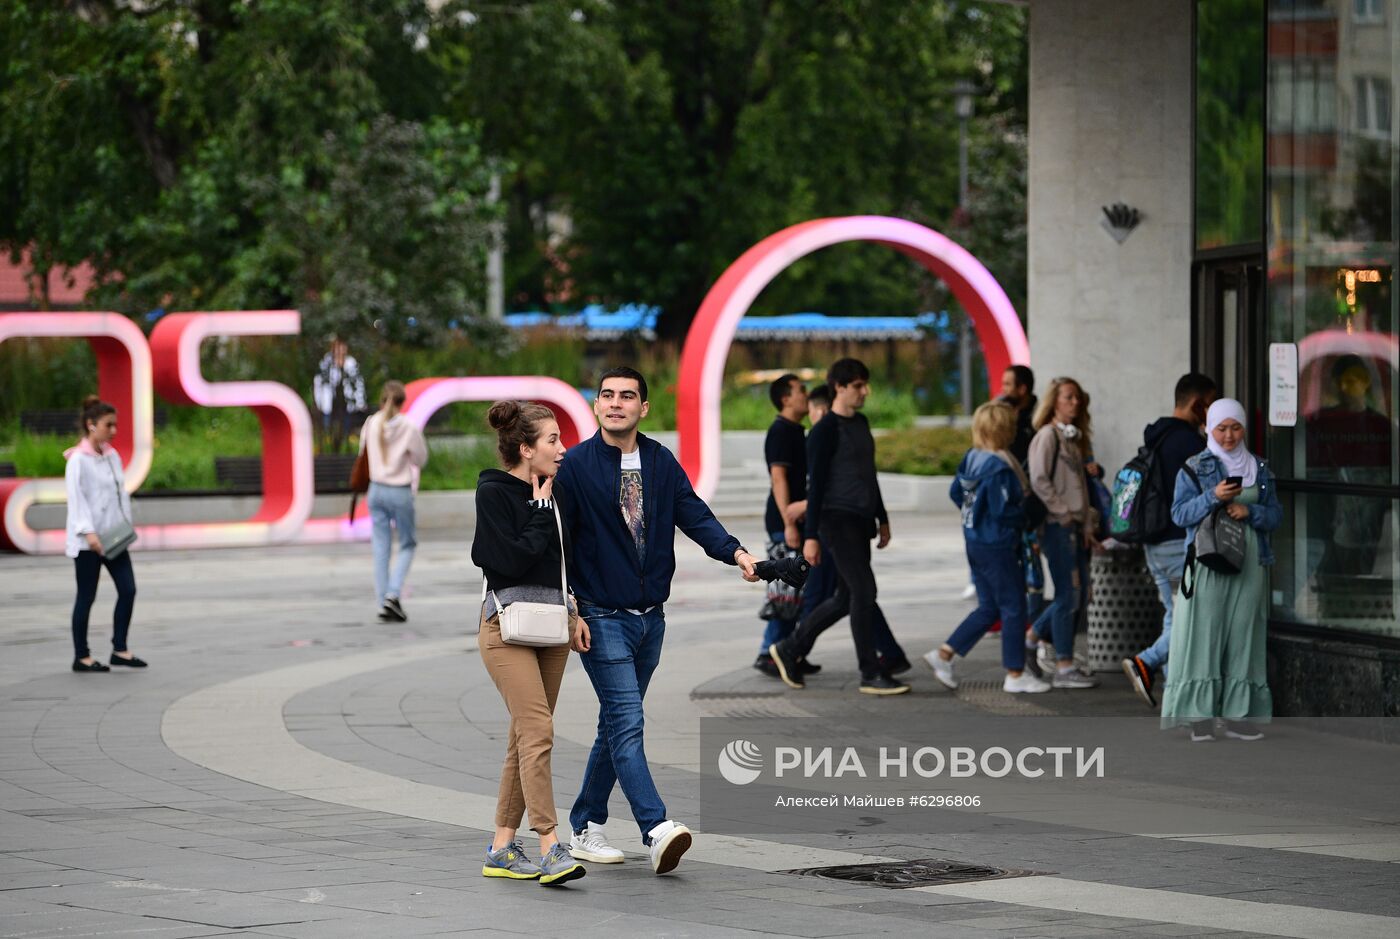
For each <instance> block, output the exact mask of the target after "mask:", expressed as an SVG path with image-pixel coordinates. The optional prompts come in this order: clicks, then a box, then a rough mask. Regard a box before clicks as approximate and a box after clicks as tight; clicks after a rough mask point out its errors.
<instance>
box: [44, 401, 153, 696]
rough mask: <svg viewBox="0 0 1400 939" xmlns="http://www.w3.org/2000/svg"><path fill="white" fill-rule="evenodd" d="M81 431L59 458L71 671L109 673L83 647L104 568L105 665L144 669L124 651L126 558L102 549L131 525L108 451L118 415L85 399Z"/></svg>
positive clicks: (132, 592) (128, 600)
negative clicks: (71, 583) (72, 589)
mask: <svg viewBox="0 0 1400 939" xmlns="http://www.w3.org/2000/svg"><path fill="white" fill-rule="evenodd" d="M82 428H83V438H82V439H81V440H79V441H78V445H77V446H75V447H71V448H69V449H68V450H66V451H65V452H64V454H63V455H64V457H65V458H66V459H67V460H68V466H67V469H66V470H65V471H64V474H63V476H64V483H65V484H66V486H67V490H68V520H67V525H66V534H67V537H66V539H65V543H64V553H65V554H67V555H68V556H69V557H70V558H72V559H73V566H74V568H75V571H76V574H77V581H78V595H77V598H76V599H75V600H74V601H73V671H75V672H109V671H111V669H110V668H109V667H108V666H106V665H103V664H102V663H101V662H99V661H97V660H96V659H94V658H93V657H92V653H91V650H89V649H88V644H87V633H88V614H89V613H90V612H91V610H92V603H93V600H94V599H96V597H97V579H98V577H99V575H100V574H101V573H102V568H103V567H106V568H107V573H109V574H111V575H112V583H113V584H114V585H115V586H116V588H117V606H116V609H115V610H114V611H113V614H112V657H111V660H110V661H111V663H112V664H113V665H117V666H122V667H126V668H145V667H146V663H145V662H143V661H142V660H141V659H138V658H137V657H136V656H134V655H132V654H131V652H130V651H129V650H128V649H127V647H126V633H127V628H128V627H129V626H130V625H131V609H132V606H133V605H134V604H135V602H136V576H135V574H133V573H132V570H131V552H129V551H125V550H123V551H120V552H118V553H117V555H116V556H115V557H109V556H108V555H107V554H106V553H105V549H104V546H103V544H102V533H104V532H112V531H113V530H115V529H117V528H118V527H119V526H123V525H129V524H130V523H131V497H130V496H129V495H127V493H126V489H125V488H124V486H123V484H122V480H123V477H122V459H121V456H120V455H118V453H117V451H116V449H115V448H113V447H112V437H114V436H115V435H116V432H117V409H116V408H114V407H112V405H110V404H108V403H107V402H105V401H102V400H100V399H99V398H98V397H97V395H89V396H88V397H87V398H86V399H84V400H83V410H82Z"/></svg>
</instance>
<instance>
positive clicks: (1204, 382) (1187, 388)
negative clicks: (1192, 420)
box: [1176, 372, 1216, 407]
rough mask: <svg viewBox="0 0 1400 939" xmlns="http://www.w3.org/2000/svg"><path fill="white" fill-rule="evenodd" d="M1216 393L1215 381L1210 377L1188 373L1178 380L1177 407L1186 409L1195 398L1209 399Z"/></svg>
mask: <svg viewBox="0 0 1400 939" xmlns="http://www.w3.org/2000/svg"><path fill="white" fill-rule="evenodd" d="M1215 392H1216V387H1215V381H1214V379H1212V378H1211V377H1210V376H1209V375H1202V374H1201V373H1200V372H1187V373H1186V374H1185V375H1182V376H1181V377H1180V378H1178V379H1177V380H1176V406H1177V407H1184V406H1185V405H1188V404H1190V403H1191V400H1192V399H1193V398H1208V397H1210V396H1211V395H1213V394H1215Z"/></svg>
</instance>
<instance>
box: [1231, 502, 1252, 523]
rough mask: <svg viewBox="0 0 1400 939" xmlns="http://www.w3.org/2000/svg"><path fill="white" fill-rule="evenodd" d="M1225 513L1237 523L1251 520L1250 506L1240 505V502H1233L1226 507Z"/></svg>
mask: <svg viewBox="0 0 1400 939" xmlns="http://www.w3.org/2000/svg"><path fill="white" fill-rule="evenodd" d="M1225 511H1226V512H1228V513H1229V515H1230V517H1231V518H1233V519H1234V520H1235V521H1237V522H1242V521H1245V520H1246V519H1248V518H1249V506H1247V505H1240V504H1239V503H1238V502H1231V503H1230V504H1229V505H1227V506H1225Z"/></svg>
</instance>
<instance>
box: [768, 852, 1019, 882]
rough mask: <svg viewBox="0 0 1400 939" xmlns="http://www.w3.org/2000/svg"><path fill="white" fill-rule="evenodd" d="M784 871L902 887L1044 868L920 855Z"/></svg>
mask: <svg viewBox="0 0 1400 939" xmlns="http://www.w3.org/2000/svg"><path fill="white" fill-rule="evenodd" d="M782 873H784V874H799V875H801V876H803V877H824V878H826V879H827V880H842V881H845V882H846V883H852V884H865V885H867V886H870V887H885V888H888V889H890V890H904V889H907V888H909V887H927V886H933V885H937V884H965V883H971V882H972V881H977V880H1004V879H1006V878H1008V877H1035V876H1037V875H1040V874H1042V873H1045V872H1044V871H1023V870H1010V869H1002V868H1000V867H989V866H987V865H986V864H969V863H968V862H966V861H948V860H943V859H941V858H920V859H918V860H913V861H884V862H881V863H879V864H841V865H837V866H835V867H807V868H803V869H801V870H795V871H783V872H782Z"/></svg>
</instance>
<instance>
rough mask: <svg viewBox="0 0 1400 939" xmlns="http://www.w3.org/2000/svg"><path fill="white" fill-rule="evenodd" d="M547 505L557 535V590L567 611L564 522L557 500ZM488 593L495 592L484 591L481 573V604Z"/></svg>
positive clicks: (567, 577) (483, 580) (567, 594)
mask: <svg viewBox="0 0 1400 939" xmlns="http://www.w3.org/2000/svg"><path fill="white" fill-rule="evenodd" d="M549 503H550V505H551V506H552V507H553V509H554V530H555V532H556V533H557V534H558V535H559V588H560V590H561V591H562V592H563V594H564V609H565V610H567V609H568V608H569V575H568V571H567V569H566V568H565V566H564V521H563V519H561V518H560V517H559V500H558V499H551V500H549ZM488 592H489V593H491V594H493V595H494V594H495V591H494V590H492V591H488V590H487V589H486V572H485V571H482V572H481V602H482V603H485V602H486V594H487V593H488ZM500 608H501V601H500V600H497V601H496V609H497V610H498V611H499V610H500Z"/></svg>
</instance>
